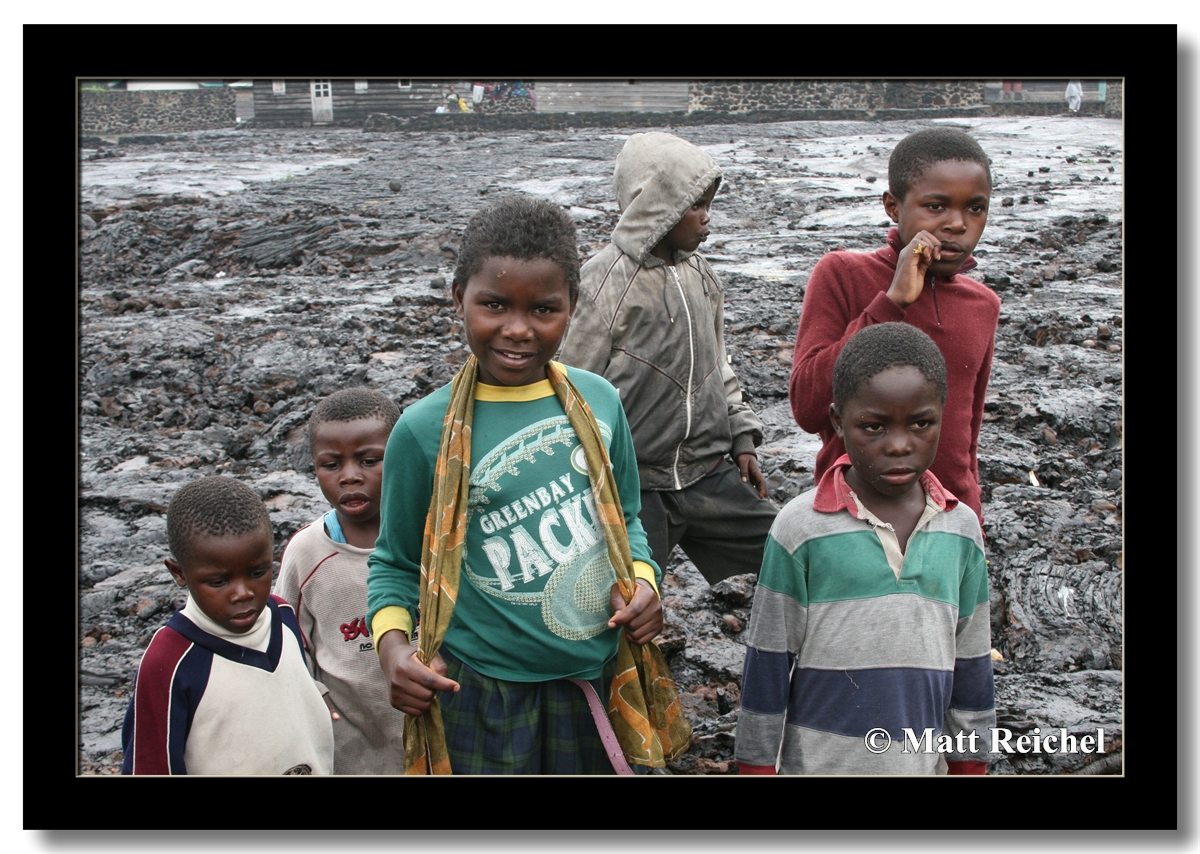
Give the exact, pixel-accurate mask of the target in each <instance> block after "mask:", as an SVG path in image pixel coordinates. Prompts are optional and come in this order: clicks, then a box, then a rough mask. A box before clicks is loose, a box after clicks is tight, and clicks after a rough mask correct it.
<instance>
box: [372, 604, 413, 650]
mask: <svg viewBox="0 0 1200 854" xmlns="http://www.w3.org/2000/svg"><path fill="white" fill-rule="evenodd" d="M393 629H399V630H400V631H402V632H404V634H406V635H407V636H408V637H409V639H410V640H411V639H412V634H413V632H412V630H413V621H412V616H411V615H410V614H409V613H408V609H407V608H401V607H400V606H399V605H388V606H387V607H386V608H380V609H379V612H378V613H377V614H376V615H375V619H373V620H372V621H371V637H372V638H374V639H375V654H376V655H378V654H379V639H380V638H381V637H383V636H384V635H385V634H387V633H388V632H390V631H392V630H393Z"/></svg>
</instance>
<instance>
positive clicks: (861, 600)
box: [735, 455, 996, 774]
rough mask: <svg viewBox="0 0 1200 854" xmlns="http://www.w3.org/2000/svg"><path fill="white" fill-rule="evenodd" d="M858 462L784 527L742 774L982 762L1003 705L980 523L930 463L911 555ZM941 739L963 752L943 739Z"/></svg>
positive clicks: (825, 484) (754, 660)
mask: <svg viewBox="0 0 1200 854" xmlns="http://www.w3.org/2000/svg"><path fill="white" fill-rule="evenodd" d="M849 465H850V460H849V457H847V456H845V455H843V456H842V457H841V458H840V459H838V460H837V462H836V463H835V464H834V465H833V466H832V467H831V468H830V469H829V470H828V471H827V472H826V473H825V476H824V477H822V478H821V481H820V483H819V484H818V485H817V487H816V489H813V490H810V491H808V492H806V493H804V494H803V495H800V496H798V497H797V498H795V499H793V500H792V501H791V502H789V503H788V504H787V506H786V507H785V508H784V509H783V510H782V511H781V512H780V514H779V516H778V517H777V518H776V520H775V524H774V525H773V526H772V528H771V534H770V536H769V537H768V539H767V544H766V550H765V553H764V557H763V565H762V570H761V572H760V573H759V576H758V588H757V590H756V591H755V597H754V607H753V611H752V614H751V619H750V638H749V643H748V645H747V648H746V662H745V667H744V671H743V677H742V697H741V709H740V711H739V714H738V729H737V744H736V751H735V756H736V758H737V760H738V762H739V763H740V765H741V767H742V771H743V773H772V772H773V771H774V770H775V768H776V767H778V769H779V773H783V774H933V773H946V772H947V770H949V771H950V773H984V772H985V771H986V767H987V765H986V763H987V746H988V744H989V743H990V739H991V733H990V729H991V728H992V727H994V726H995V723H996V711H995V699H994V693H993V681H992V662H991V655H990V651H991V632H990V618H989V610H988V577H987V561H986V560H985V558H984V552H983V535H982V533H981V531H980V528H979V521H978V519H977V518H976V516H975V514H974V512H973V511H972V510H971V509H970V508H969V507H968V506H967V505H965V504H960V503H959V502H958V500H957V499H956V498H955V497H954V496H953V495H952V494H951V493H950V492H948V491H947V490H946V489H945V488H944V487H942V485H941V484H940V483H939V482H938V480H937V478H936V477H934V475H933V474H932V473H930V472H926V473H925V474H923V475H922V477H921V485H922V487H923V488H924V489H925V492H926V509H925V512H924V514H923V516H922V517H921V520H920V522H919V523H918V524H917V527H916V529H915V530H914V531H913V533H912V535H911V536H910V538H909V541H908V546H907V549H906V551H905V552H904V553H903V554H902V553H901V552H900V548H899V541H898V539H897V537H896V534H895V532H894V531H893V530H892V528H891V526H890V525H888V524H886V523H884V522H881V521H880V520H878V519H877V518H875V517H874V516H872V514H871V513H870V512H869V511H867V510H866V508H865V507H864V506H863V505H862V504H861V502H860V501H859V499H858V497H857V496H856V495H855V494H854V493H853V491H851V490H850V488H849V486H847V484H846V479H845V469H846V468H847V467H848V466H849ZM876 728H882V729H883V730H886V731H887V733H888V736H890V742H891V746H890V747H888V748H887V749H886V750H885V751H884V752H882V753H874V752H871V751H870V750H868V749H867V745H866V743H865V739H866V736H867V734H868V732H870V731H871V730H873V729H876ZM927 730H930V731H931V732H932V735H933V737H932V738H928V737H927V738H926V739H925V742H924V743H923V744H920V745H919V746H918V747H917V748H915V749H914V747H913V745H912V743H911V739H910V740H909V743H908V744H907V745H906V743H905V742H906V734H907V733H909V732H911V733H913V734H914V736H915V738H916V739H920V738H921V737H922V736H923V735H925V733H926V731H927ZM959 733H963V735H962V736H959V735H958V734H959ZM970 733H975V734H976V737H975V739H974V745H973V749H972V746H971V742H970V741H969V740H968V738H967V736H968V735H969V734H970ZM942 734H945V735H948V736H951V737H952V738H956V741H955V744H954V745H953V749H949V750H946V751H944V752H938V750H937V749H935V748H936V736H938V735H942ZM872 743H873V745H883V744H884V743H885V740H884V739H882V738H881V737H877V738H876V739H875V740H873V742H872ZM926 745H929V746H930V747H931V749H930V750H929V752H925V750H924V748H925V746H926ZM947 746H949V745H947ZM906 747H907V749H906ZM959 747H963V748H965V749H961V750H960V749H958V748H959Z"/></svg>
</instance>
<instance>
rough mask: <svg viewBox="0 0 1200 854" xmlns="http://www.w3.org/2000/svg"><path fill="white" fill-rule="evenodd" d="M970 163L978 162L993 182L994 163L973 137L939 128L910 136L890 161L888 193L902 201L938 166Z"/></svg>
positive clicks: (898, 145) (898, 147)
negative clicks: (924, 176) (913, 187)
mask: <svg viewBox="0 0 1200 854" xmlns="http://www.w3.org/2000/svg"><path fill="white" fill-rule="evenodd" d="M943 160H967V161H970V162H974V163H978V164H979V165H980V166H982V167H983V171H984V172H985V173H986V174H987V176H988V184H989V185H990V184H991V183H992V161H991V159H990V158H989V157H988V156H987V154H985V153H984V151H983V149H982V148H981V147H980V146H979V143H978V142H976V141H975V140H974V139H973V138H972V137H971V136H969V135H968V134H966V133H964V132H963V131H961V130H958V129H957V128H947V127H937V128H926V129H925V130H919V131H917V132H916V133H910V134H909V135H908V136H906V137H904V139H902V140H900V142H898V143H896V147H895V148H894V149H892V156H891V157H890V158H889V159H888V191H889V192H890V193H891V194H892V195H893V196H895V197H896V198H897V199H900V200H901V201H903V200H904V197H905V196H906V195H908V190H909V188H910V187H912V185H913V184H915V183H916V182H917V181H919V180H921V176H922V175H924V174H925V171H926V170H927V169H929V167H930V166H932V165H933V164H935V163H941V162H942V161H943Z"/></svg>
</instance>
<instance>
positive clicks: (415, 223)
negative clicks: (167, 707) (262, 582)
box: [78, 115, 1123, 774]
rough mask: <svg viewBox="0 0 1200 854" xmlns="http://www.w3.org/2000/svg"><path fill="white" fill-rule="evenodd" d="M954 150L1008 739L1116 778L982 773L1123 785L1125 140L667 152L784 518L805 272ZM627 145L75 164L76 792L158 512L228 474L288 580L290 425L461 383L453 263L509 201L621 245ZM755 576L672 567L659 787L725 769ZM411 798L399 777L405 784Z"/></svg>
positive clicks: (150, 603) (1047, 766) (191, 152)
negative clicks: (980, 380) (984, 382)
mask: <svg viewBox="0 0 1200 854" xmlns="http://www.w3.org/2000/svg"><path fill="white" fill-rule="evenodd" d="M937 123H941V124H947V123H948V124H955V125H957V126H961V127H963V128H964V129H966V130H968V131H969V132H970V133H972V134H973V135H974V136H976V138H977V139H978V140H979V142H980V143H981V145H982V146H983V148H984V150H985V151H987V152H988V153H989V155H990V156H991V157H992V160H993V173H994V188H993V198H992V206H991V214H990V217H989V222H988V226H987V229H986V230H985V232H984V235H983V239H982V241H981V242H980V244H979V247H978V249H977V251H976V259H977V261H978V262H979V266H978V267H977V268H976V269H975V271H974V272H973V273H972V275H973V276H974V277H976V278H978V279H979V280H980V281H982V282H984V283H985V284H986V285H988V286H989V287H991V288H993V289H994V290H995V291H996V293H997V294H998V295H999V296H1000V298H1001V300H1002V302H1003V306H1002V309H1001V315H1000V326H999V330H998V332H997V336H996V352H995V363H994V366H993V373H992V381H991V385H990V387H989V391H988V397H987V406H986V418H985V423H984V425H983V431H982V435H981V437H980V450H979V462H980V474H981V479H982V484H983V495H984V514H985V519H986V522H985V533H986V535H987V541H988V542H987V545H988V557H989V559H990V573H991V589H992V593H991V600H992V601H991V605H992V621H993V624H992V642H993V646H994V647H995V652H994V654H993V659H994V664H995V673H996V700H997V710H998V716H999V725H1000V726H1001V727H1004V728H1006V729H1007V730H1008V731H1010V732H1011V733H1012V734H1013V736H1014V738H1015V737H1016V736H1018V735H1021V734H1031V733H1034V732H1035V731H1040V732H1043V733H1044V732H1049V731H1054V732H1057V731H1058V730H1060V729H1065V730H1066V731H1067V732H1069V733H1074V734H1076V735H1079V736H1082V735H1088V734H1091V735H1094V734H1095V733H1096V730H1097V729H1098V728H1103V730H1104V740H1105V753H1103V754H1044V753H1043V754H1016V753H1013V754H1009V753H1005V752H1003V751H1002V752H1000V753H997V754H994V755H993V757H992V762H991V767H990V773H993V774H1059V773H1119V772H1120V770H1121V755H1122V754H1121V740H1122V732H1123V682H1122V648H1123V635H1122V626H1123V616H1122V613H1123V612H1122V590H1123V585H1122V573H1123V534H1122V495H1123V493H1122V467H1123V446H1122V388H1123V386H1122V383H1123V374H1122V341H1123V335H1122V316H1123V291H1122V176H1123V160H1122V146H1121V143H1122V135H1121V123H1120V121H1119V120H1114V119H1104V118H1096V117H1082V116H1077V115H1075V116H1053V117H1042V118H1032V117H1007V118H977V117H972V118H967V119H961V120H957V119H956V120H937V121H933V120H929V121H918V120H912V121H903V122H779V123H764V124H714V125H707V126H689V127H684V128H679V129H677V130H675V132H676V133H678V134H679V135H680V136H682V137H684V138H686V139H688V140H690V141H692V142H694V143H696V144H697V145H700V146H702V147H703V148H705V150H707V151H708V152H709V153H710V154H711V155H712V156H713V157H714V158H715V159H716V160H717V162H718V163H719V164H720V165H721V166H722V168H723V170H724V176H725V177H724V181H723V183H722V185H721V188H720V192H719V193H718V195H717V197H716V200H715V202H714V205H713V221H712V238H711V239H710V240H709V242H708V243H707V244H705V246H703V247H702V248H701V251H702V252H703V253H704V254H705V255H706V256H707V257H708V259H709V260H710V261H711V262H712V263H713V264H714V267H715V269H716V271H717V273H718V274H719V275H720V276H721V277H722V281H723V283H724V285H725V287H726V322H727V344H728V349H729V352H730V354H731V356H732V359H733V367H734V370H735V371H736V372H737V374H738V376H739V378H740V380H741V383H742V387H743V390H744V392H745V394H746V397H747V398H748V400H749V401H750V402H751V403H752V405H753V406H754V407H755V408H756V409H757V411H758V412H759V414H760V415H761V416H762V418H763V420H764V422H765V424H766V437H765V441H764V444H763V446H762V448H761V449H760V460H761V464H762V468H763V470H764V472H765V473H766V475H767V477H768V479H769V482H770V485H771V495H772V498H773V499H774V500H775V501H776V502H778V503H779V504H781V505H782V504H783V503H785V502H786V501H787V500H789V499H790V498H792V497H793V496H795V495H797V494H798V493H799V492H800V491H801V490H804V489H806V488H808V487H810V486H811V485H812V483H813V475H812V467H813V461H814V457H815V454H816V450H817V448H818V447H819V440H818V439H817V438H816V437H814V436H811V435H807V434H804V433H802V432H801V431H800V430H799V428H797V427H796V425H795V423H794V422H793V421H792V417H791V413H790V410H789V408H788V403H787V378H788V373H789V370H790V366H791V354H792V347H793V344H794V342H795V335H796V328H797V323H798V319H799V316H800V311H801V308H802V306H803V302H804V291H805V286H806V283H807V279H808V275H809V273H810V272H811V271H812V268H813V266H814V265H815V264H816V262H817V260H818V259H819V258H820V257H821V256H822V255H823V254H825V253H826V252H829V251H832V250H834V249H848V250H853V251H871V250H874V249H876V248H878V247H879V246H880V245H882V242H883V239H884V236H885V235H886V232H887V226H888V224H889V223H888V222H887V218H886V216H885V214H884V211H883V207H882V204H881V202H880V193H881V192H882V190H883V189H884V188H885V187H886V184H887V159H888V154H889V153H890V151H891V148H892V147H893V146H894V144H895V143H896V142H897V141H898V140H899V139H900V138H902V137H903V136H904V135H906V134H907V133H910V132H912V131H914V130H918V129H920V128H921V127H926V126H929V125H931V124H937ZM636 130H637V129H631V128H584V129H573V130H561V131H504V132H496V133H481V132H469V133H456V132H450V131H445V132H433V131H431V132H421V133H416V132H395V133H363V132H361V131H356V130H348V129H332V130H321V129H305V130H263V129H257V130H256V129H253V128H249V129H246V128H244V129H237V130H229V131H212V132H197V133H187V134H166V135H158V136H141V137H132V138H124V139H120V138H118V139H101V138H96V137H91V138H84V139H83V140H82V141H81V148H80V167H79V170H80V171H79V174H80V236H79V271H80V275H79V365H78V369H79V374H78V382H79V395H80V396H79V407H80V408H79V487H78V490H79V491H78V510H79V518H80V527H79V543H78V549H79V563H78V583H79V610H78V617H79V629H78V631H79V671H78V681H79V703H80V705H79V719H80V731H79V763H80V764H79V772H80V773H82V774H109V773H115V772H116V771H117V770H118V769H119V767H120V762H121V756H122V754H121V744H120V727H121V722H122V718H123V716H124V712H125V707H126V705H127V703H128V697H129V691H130V689H131V688H132V681H133V676H134V674H135V672H136V668H137V665H138V661H139V659H140V656H141V654H142V651H143V649H144V648H145V645H146V643H148V641H149V638H150V636H151V635H152V634H153V632H154V631H155V630H156V629H157V628H158V627H159V626H160V625H162V623H163V622H164V621H165V620H166V619H167V618H168V617H169V615H170V614H171V612H172V610H173V609H174V608H176V607H178V606H179V605H181V604H182V599H183V597H182V595H181V594H182V591H180V589H179V588H177V587H175V585H174V584H173V583H172V581H171V579H170V576H169V575H168V573H167V571H166V569H165V567H164V566H163V559H164V558H165V557H166V556H167V541H166V526H165V510H166V506H167V503H168V502H169V500H170V497H171V495H172V494H173V493H174V492H175V490H176V489H178V488H179V487H180V486H181V485H183V484H184V483H187V482H188V481H191V480H193V479H195V478H197V477H199V476H202V475H206V474H213V473H225V474H229V475H233V476H236V477H238V478H241V479H243V480H244V481H245V482H247V483H248V484H250V485H251V486H252V487H254V489H255V490H256V491H257V492H258V493H259V494H260V495H261V496H262V497H263V499H264V500H265V501H266V503H267V506H268V508H269V510H270V513H271V518H272V522H273V525H274V533H275V545H276V558H278V556H279V553H280V552H281V551H282V549H283V546H284V544H285V543H286V542H287V540H288V538H289V537H290V536H291V534H292V533H294V532H295V531H296V530H297V529H298V528H299V527H300V526H301V525H303V524H305V523H307V522H309V521H311V520H312V519H313V518H315V517H316V516H317V515H318V514H320V513H321V512H323V511H324V510H325V509H326V505H325V502H324V499H323V498H322V496H321V493H320V490H319V489H318V486H317V483H316V479H315V477H314V475H313V468H312V463H311V460H310V458H309V455H308V449H307V444H306V441H305V423H306V420H307V418H308V415H309V413H310V412H311V411H312V408H313V406H314V405H315V404H316V402H317V401H318V400H319V399H320V398H322V397H323V396H325V395H327V394H329V393H330V392H332V391H335V390H337V389H339V388H343V387H346V386H350V385H368V386H371V387H373V388H378V389H380V390H382V391H384V392H386V393H388V394H390V395H391V396H392V397H394V398H395V399H396V401H397V402H398V403H399V404H400V405H401V406H406V405H407V404H409V403H412V402H413V401H415V400H418V399H419V398H421V397H423V396H424V395H425V394H427V393H429V392H430V391H432V390H433V389H435V388H437V387H438V386H439V385H441V384H443V383H445V382H446V381H448V380H449V378H450V377H451V376H452V375H453V374H454V372H455V370H456V369H457V368H458V366H459V365H460V364H461V363H462V361H463V359H464V358H465V357H466V354H467V350H466V347H465V345H464V343H463V337H462V330H461V328H460V325H459V323H458V321H457V318H456V317H455V314H454V311H453V309H452V306H451V302H450V293H449V288H448V283H449V281H450V279H451V275H452V271H453V267H454V263H455V257H456V248H457V242H458V239H459V235H460V233H461V230H462V227H463V225H464V224H465V223H466V221H467V219H468V218H469V217H470V216H471V214H473V213H474V212H475V211H476V210H477V209H478V208H479V207H480V206H482V205H484V204H486V203H487V202H489V201H491V200H493V199H496V198H499V197H501V196H504V195H509V194H517V193H528V194H533V195H537V196H542V197H546V198H549V199H552V200H554V201H556V202H559V203H561V204H562V205H563V206H564V207H566V208H567V209H568V210H569V211H570V212H571V214H572V216H573V217H574V218H575V220H576V222H577V224H578V226H579V233H580V254H581V257H582V258H586V257H589V256H590V255H592V254H594V253H595V252H596V251H598V250H599V248H600V247H601V246H602V245H603V244H604V242H605V241H606V240H607V237H608V234H609V232H610V231H611V229H612V227H613V225H614V224H615V223H616V221H617V209H616V202H615V200H614V198H613V195H612V181H611V177H612V166H613V160H614V158H615V157H616V154H617V152H618V151H619V150H620V147H621V145H622V143H623V142H624V140H625V139H626V138H627V137H628V135H629V134H630V133H633V132H636ZM753 592H754V576H753V575H748V576H739V577H736V578H733V579H729V580H727V581H724V582H721V583H720V584H717V585H715V586H713V587H709V586H708V585H707V584H706V583H705V582H704V580H703V579H702V578H701V576H700V575H699V573H698V572H697V571H696V570H695V568H694V567H693V566H692V565H691V563H690V562H689V561H688V560H687V559H686V558H685V557H683V555H682V554H681V553H679V552H676V555H675V557H674V558H673V559H672V561H671V563H670V565H669V566H668V567H667V576H666V579H665V582H664V587H663V597H664V606H665V611H666V627H665V629H664V632H663V635H662V636H661V638H660V646H661V647H662V648H663V650H664V652H666V653H667V656H668V660H669V662H670V664H671V668H672V672H673V674H674V676H675V679H676V682H677V683H678V685H679V687H680V690H681V692H682V693H683V700H684V705H685V708H686V711H687V713H688V716H689V719H690V720H691V722H692V725H693V728H694V731H695V742H694V744H693V746H692V748H691V750H690V751H689V752H688V753H687V754H686V755H684V756H683V757H682V758H681V759H679V760H678V761H676V762H675V763H674V764H673V765H672V766H671V768H670V769H668V770H669V771H670V773H672V774H728V773H735V772H736V768H735V766H734V764H733V762H732V755H733V734H734V730H735V726H736V719H737V705H738V697H739V682H740V677H741V668H742V658H743V649H744V639H745V633H746V630H747V627H748V625H749V614H750V604H751V601H752V598H753ZM398 770H399V769H398Z"/></svg>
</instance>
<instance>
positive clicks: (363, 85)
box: [354, 80, 367, 92]
mask: <svg viewBox="0 0 1200 854" xmlns="http://www.w3.org/2000/svg"><path fill="white" fill-rule="evenodd" d="M354 91H355V92H366V91H367V81H366V80H355V81H354Z"/></svg>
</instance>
